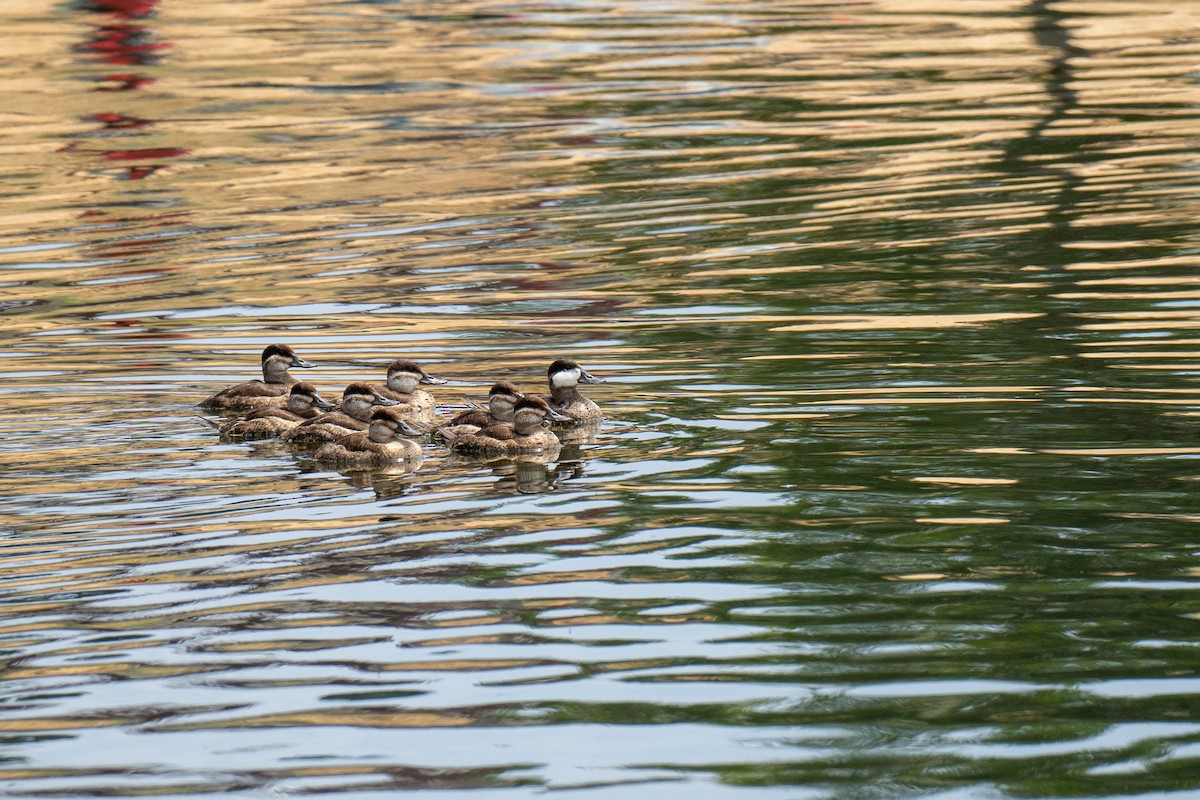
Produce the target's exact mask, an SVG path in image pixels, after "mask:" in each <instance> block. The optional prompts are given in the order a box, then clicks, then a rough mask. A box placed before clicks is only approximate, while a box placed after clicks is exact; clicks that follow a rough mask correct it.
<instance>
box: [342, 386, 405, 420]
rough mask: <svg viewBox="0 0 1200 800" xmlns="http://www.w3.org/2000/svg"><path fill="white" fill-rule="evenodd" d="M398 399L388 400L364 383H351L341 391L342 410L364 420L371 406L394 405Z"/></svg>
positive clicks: (369, 415)
mask: <svg viewBox="0 0 1200 800" xmlns="http://www.w3.org/2000/svg"><path fill="white" fill-rule="evenodd" d="M397 404H398V401H396V400H389V399H388V398H386V397H384V396H383V395H381V394H379V392H377V391H375V390H374V389H372V388H371V387H370V386H368V385H367V384H365V383H352V384H350V385H349V386H347V387H346V390H345V391H344V392H342V411H343V412H345V413H346V414H349V415H350V416H352V417H354V418H355V419H361V420H363V421H364V422H365V421H366V420H368V419H370V418H371V408H372V407H373V406H394V405H397Z"/></svg>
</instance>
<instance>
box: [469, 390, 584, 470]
mask: <svg viewBox="0 0 1200 800" xmlns="http://www.w3.org/2000/svg"><path fill="white" fill-rule="evenodd" d="M569 419H570V418H569V417H567V416H566V415H565V414H560V413H559V412H557V411H555V410H554V409H553V408H551V407H550V406H549V404H547V403H546V401H545V400H543V399H542V398H540V397H537V396H535V395H529V396H526V397H525V398H523V399H522V400H520V401H518V402H517V404H516V406H515V407H514V413H513V421H512V422H494V423H492V424H491V425H488V426H487V427H486V428H483V429H481V430H479V431H478V432H477V433H465V434H462V435H451V436H448V437H447V438H449V440H450V449H451V450H453V451H455V452H456V453H486V454H496V455H505V454H511V453H540V452H544V451H547V450H552V449H557V448H558V446H559V442H558V437H557V436H555V435H554V433H553V432H551V430H550V424H549V423H550V421H559V422H565V421H567V420H569Z"/></svg>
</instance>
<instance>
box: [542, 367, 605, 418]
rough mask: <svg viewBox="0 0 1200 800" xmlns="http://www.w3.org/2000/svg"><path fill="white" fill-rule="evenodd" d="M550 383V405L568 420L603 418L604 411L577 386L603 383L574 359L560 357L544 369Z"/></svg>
mask: <svg viewBox="0 0 1200 800" xmlns="http://www.w3.org/2000/svg"><path fill="white" fill-rule="evenodd" d="M546 378H547V380H548V381H549V383H550V407H551V408H553V409H554V410H555V411H557V412H559V413H560V414H565V415H566V416H567V417H568V418H569V421H570V422H575V423H580V422H588V421H590V420H600V419H604V412H603V411H601V410H600V406H598V405H596V403H595V402H594V401H592V400H591V399H589V398H587V397H584V396H583V394H582V393H581V392H580V391H579V389H578V388H577V387H578V386H579V384H581V383H604V381H603V380H601V379H600V378H597V377H596V376H595V375H593V374H591V373H590V372H588V371H587V370H585V369H584V368H583V367H581V366H579V364H578V363H577V362H575V361H572V360H571V359H569V358H560V359H559V360H557V361H555V362H554V363H553V364H551V365H550V369H548V370H546Z"/></svg>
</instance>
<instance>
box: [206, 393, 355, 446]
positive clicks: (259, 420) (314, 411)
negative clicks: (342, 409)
mask: <svg viewBox="0 0 1200 800" xmlns="http://www.w3.org/2000/svg"><path fill="white" fill-rule="evenodd" d="M330 408H333V403H330V402H327V401H326V400H325V398H323V397H321V395H320V394H319V393H318V392H317V387H315V386H313V385H312V384H311V383H307V382H300V383H296V384H295V385H293V386H292V388H291V391H290V392H289V393H288V399H287V408H275V407H269V408H263V409H260V410H258V411H255V412H254V413H253V414H251V415H250V416H248V417H245V418H243V419H236V420H232V421H230V422H226V423H225V424H224V425H222V426H221V427H220V428H219V430H220V431H221V435H222V436H226V437H229V438H236V439H271V438H273V437H276V436H279V435H280V434H282V433H285V432H286V431H289V430H291V429H292V428H295V427H296V426H298V425H300V424H302V423H303V422H304V421H305V420H307V419H312V418H313V417H316V416H318V415H319V414H320V413H321V411H323V410H325V409H330Z"/></svg>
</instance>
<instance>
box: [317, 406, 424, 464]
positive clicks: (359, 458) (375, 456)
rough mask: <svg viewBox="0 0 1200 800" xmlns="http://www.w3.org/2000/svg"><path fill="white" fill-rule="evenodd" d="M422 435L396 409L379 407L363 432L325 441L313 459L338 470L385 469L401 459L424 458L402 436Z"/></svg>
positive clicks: (408, 440) (415, 446) (413, 444)
mask: <svg viewBox="0 0 1200 800" xmlns="http://www.w3.org/2000/svg"><path fill="white" fill-rule="evenodd" d="M421 433H422V431H421V430H420V429H419V428H417V427H415V426H414V425H413V424H412V423H411V422H409V421H408V420H407V419H405V418H404V415H403V414H402V413H401V412H400V411H399V409H396V408H379V409H376V410H375V412H374V413H373V414H372V415H371V423H370V427H368V428H367V430H366V432H359V433H352V434H349V435H348V436H343V437H341V438H339V439H337V440H336V441H332V442H327V443H326V444H323V445H321V449H319V450H317V452H316V453H315V454H314V455H313V457H314V458H316V459H318V460H319V461H325V462H327V463H329V464H333V465H336V466H341V467H372V466H385V465H387V464H389V463H391V462H393V461H398V460H402V459H404V460H418V459H420V458H421V457H422V455H423V450H422V448H421V445H419V444H417V443H416V442H414V441H413V440H412V439H408V438H405V437H408V436H420V435H421Z"/></svg>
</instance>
